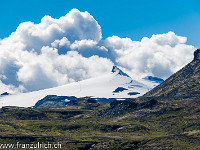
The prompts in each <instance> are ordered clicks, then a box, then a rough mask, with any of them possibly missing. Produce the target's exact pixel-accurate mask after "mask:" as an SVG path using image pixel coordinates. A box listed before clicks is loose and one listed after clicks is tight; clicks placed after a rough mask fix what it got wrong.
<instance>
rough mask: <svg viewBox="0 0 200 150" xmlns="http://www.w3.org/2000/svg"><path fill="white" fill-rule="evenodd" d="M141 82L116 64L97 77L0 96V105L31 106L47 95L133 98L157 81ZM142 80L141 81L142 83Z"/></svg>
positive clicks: (143, 92) (150, 87)
mask: <svg viewBox="0 0 200 150" xmlns="http://www.w3.org/2000/svg"><path fill="white" fill-rule="evenodd" d="M140 81H141V82H138V81H135V80H133V79H132V78H131V77H129V76H128V75H127V74H125V73H124V72H122V71H121V70H120V69H119V68H117V67H116V66H114V67H113V70H112V72H111V73H109V74H106V75H104V76H100V77H97V78H92V79H88V80H83V81H79V82H75V83H71V84H67V85H63V86H59V87H55V88H50V89H44V90H39V91H34V92H30V93H21V94H15V95H2V96H0V107H2V106H19V107H32V106H34V105H35V103H36V102H37V101H38V100H41V99H42V98H44V97H45V96H47V95H57V96H75V97H85V96H91V97H94V98H118V99H123V98H135V97H138V96H141V95H143V94H145V93H146V92H147V91H149V90H150V89H152V88H153V87H154V86H156V85H158V83H156V82H153V81H148V80H146V79H143V80H140ZM142 82H143V83H142Z"/></svg>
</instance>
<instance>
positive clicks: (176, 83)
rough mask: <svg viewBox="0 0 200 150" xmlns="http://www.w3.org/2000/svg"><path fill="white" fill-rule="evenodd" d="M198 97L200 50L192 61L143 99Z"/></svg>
mask: <svg viewBox="0 0 200 150" xmlns="http://www.w3.org/2000/svg"><path fill="white" fill-rule="evenodd" d="M152 96H153V97H158V96H161V97H199V96H200V49H197V50H196V51H195V52H194V59H193V61H192V62H190V63H189V64H187V65H186V66H185V67H183V68H182V69H181V70H179V71H178V72H176V73H175V74H173V75H172V76H171V77H169V78H168V79H167V80H165V82H163V83H162V84H160V85H158V86H157V87H155V88H154V89H152V90H151V91H149V92H148V93H146V94H145V95H144V96H143V97H152Z"/></svg>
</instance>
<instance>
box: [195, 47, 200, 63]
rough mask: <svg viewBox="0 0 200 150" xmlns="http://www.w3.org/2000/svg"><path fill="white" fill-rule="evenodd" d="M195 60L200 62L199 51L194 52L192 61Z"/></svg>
mask: <svg viewBox="0 0 200 150" xmlns="http://www.w3.org/2000/svg"><path fill="white" fill-rule="evenodd" d="M195 60H200V49H197V50H196V51H194V61H195Z"/></svg>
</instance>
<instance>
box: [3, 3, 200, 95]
mask: <svg viewBox="0 0 200 150" xmlns="http://www.w3.org/2000/svg"><path fill="white" fill-rule="evenodd" d="M199 4H200V2H198V1H197V0H190V1H186V0H185V1H184V0H182V1H179V0H176V1H175V2H174V1H172V0H168V1H166V2H162V3H161V2H160V1H159V0H151V1H150V0H142V1H134V0H130V1H129V0H123V1H109V0H107V1H104V0H101V1H89V0H85V1H66V0H65V1H64V0H49V1H48V2H47V1H44V0H40V1H39V0H29V1H25V0H18V1H14V0H7V1H4V0H1V5H0V18H1V20H0V93H2V92H5V91H8V92H30V91H35V90H41V89H46V88H51V87H56V86H60V85H64V84H68V83H72V82H77V81H81V80H85V79H89V78H93V77H97V76H101V75H104V74H106V73H110V71H111V69H112V66H113V65H117V66H118V67H119V68H120V69H122V70H123V71H124V72H126V73H127V74H128V75H130V76H131V77H132V78H133V79H139V78H144V77H145V76H155V77H159V78H163V79H167V78H168V77H169V76H170V75H172V74H173V73H175V72H176V71H178V70H179V69H181V68H182V67H183V66H184V65H186V64H187V63H189V62H190V61H191V60H192V59H193V52H194V50H195V49H196V48H198V47H199V46H200V45H199V44H200V43H199V39H200V30H199V27H200V11H199V9H197V8H198V7H199Z"/></svg>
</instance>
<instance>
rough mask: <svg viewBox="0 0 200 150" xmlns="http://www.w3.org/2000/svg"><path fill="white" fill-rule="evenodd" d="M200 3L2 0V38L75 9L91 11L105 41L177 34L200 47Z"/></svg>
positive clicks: (174, 0)
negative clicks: (25, 24) (23, 24)
mask: <svg viewBox="0 0 200 150" xmlns="http://www.w3.org/2000/svg"><path fill="white" fill-rule="evenodd" d="M199 6H200V1H199V0H167V1H161V0H140V1H139V0H137V1H136V0H115V1H114V0H113V1H111V0H96V1H94V0H84V1H83V0H80V1H79V0H73V1H69V0H48V1H46V0H28V1H27V0H1V2H0V38H1V39H3V38H4V37H7V36H9V35H10V34H11V33H12V32H13V31H15V30H16V28H17V27H18V25H19V24H20V23H21V22H24V21H32V22H34V23H39V22H40V20H41V18H42V17H43V16H45V15H50V16H52V17H53V18H59V17H61V16H63V15H65V14H66V13H68V12H69V11H70V10H71V9H72V8H77V9H79V10H80V11H88V12H89V13H90V14H91V15H92V16H93V17H94V18H95V19H96V20H97V21H98V23H99V24H100V26H101V28H102V34H103V39H105V38H107V37H108V36H112V35H117V36H120V37H130V38H131V39H132V40H141V38H142V37H151V35H152V34H162V33H167V32H168V31H173V32H175V33H176V34H177V35H180V36H186V37H187V38H188V42H187V44H191V45H194V46H195V47H200V29H199V28H200V9H199Z"/></svg>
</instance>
